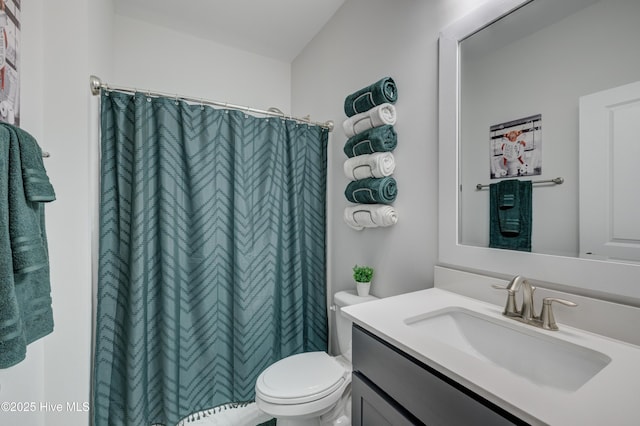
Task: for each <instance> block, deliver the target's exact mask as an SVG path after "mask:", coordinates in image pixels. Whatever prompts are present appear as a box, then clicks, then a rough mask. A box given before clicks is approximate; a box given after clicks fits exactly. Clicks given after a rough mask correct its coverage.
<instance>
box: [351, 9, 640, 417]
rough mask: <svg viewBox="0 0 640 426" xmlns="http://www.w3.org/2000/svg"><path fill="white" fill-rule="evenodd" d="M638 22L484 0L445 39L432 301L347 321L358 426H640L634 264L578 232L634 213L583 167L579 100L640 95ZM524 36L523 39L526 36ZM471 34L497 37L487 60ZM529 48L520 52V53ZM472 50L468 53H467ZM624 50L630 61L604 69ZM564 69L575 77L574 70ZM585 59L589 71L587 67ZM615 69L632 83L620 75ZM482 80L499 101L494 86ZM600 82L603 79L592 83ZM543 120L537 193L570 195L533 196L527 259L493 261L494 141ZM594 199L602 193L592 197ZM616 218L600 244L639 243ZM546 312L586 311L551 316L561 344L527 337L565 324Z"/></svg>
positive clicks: (424, 298) (371, 308) (629, 15)
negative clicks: (518, 125) (597, 219)
mask: <svg viewBox="0 0 640 426" xmlns="http://www.w3.org/2000/svg"><path fill="white" fill-rule="evenodd" d="M549 8H551V9H549ZM529 13H532V14H529ZM511 18H513V19H514V20H510V19H511ZM564 18H567V19H566V20H564V21H559V20H561V19H564ZM639 20H640V5H639V4H638V3H637V2H635V1H626V0H615V1H606V2H605V1H601V0H572V1H561V2H560V1H557V0H488V1H487V2H484V3H482V5H480V6H478V7H477V8H476V9H475V10H473V11H472V12H471V13H469V15H468V16H466V17H464V18H462V19H461V20H459V21H458V22H455V23H453V24H452V25H451V26H449V27H448V28H446V29H444V30H443V31H442V32H441V34H440V39H439V195H438V197H439V198H438V203H439V218H438V265H437V266H436V267H435V269H436V271H435V279H434V286H435V287H434V288H431V289H427V290H422V291H417V292H413V293H408V294H402V295H398V296H394V297H389V298H386V299H380V300H376V301H372V302H367V303H363V304H359V305H356V306H349V307H347V308H345V309H343V314H344V315H346V316H347V317H348V318H350V319H351V320H352V321H353V323H354V327H353V383H352V406H353V413H352V422H353V425H357V426H360V425H366V426H370V425H388V424H390V425H394V426H395V425H412V424H428V425H445V426H450V425H470V424H479V425H485V424H486V425H501V424H506V425H508V424H531V425H558V426H566V425H580V426H589V425H594V426H601V425H616V426H618V425H621V426H623V425H637V424H640V413H639V412H638V407H640V333H638V331H637V330H638V325H640V260H638V259H640V258H638V259H636V260H634V257H633V256H631V257H625V256H618V257H616V256H613V255H609V254H604V253H598V252H597V251H596V250H592V249H591V248H582V247H580V246H579V243H582V242H583V241H587V240H588V239H589V237H590V236H589V235H587V234H586V233H588V232H590V230H591V228H593V226H579V225H577V224H578V222H579V221H580V220H581V218H583V217H585V216H587V214H588V213H589V212H590V211H593V210H595V209H594V208H585V209H584V210H583V206H582V204H584V201H585V200H587V199H593V198H595V199H596V204H597V205H598V206H602V205H604V204H605V203H606V202H607V201H611V200H615V199H616V197H617V198H620V195H621V194H622V195H623V197H622V198H624V200H625V201H627V200H628V199H631V198H632V197H628V196H624V195H626V194H628V193H629V192H625V191H622V192H620V191H614V190H612V189H611V188H612V186H611V185H610V183H609V182H608V181H602V180H601V179H586V180H585V179H583V178H585V177H587V178H589V177H590V176H592V175H594V176H595V174H594V170H596V169H603V170H605V171H607V170H608V169H607V167H609V166H610V165H611V164H613V163H612V161H611V160H610V159H604V157H602V156H601V157H600V162H599V163H597V166H595V167H593V166H592V167H586V168H585V167H582V162H580V161H576V160H575V159H576V158H578V157H579V156H582V155H583V154H584V153H589V152H592V151H593V147H590V146H586V145H583V142H585V141H584V139H585V138H584V137H583V136H584V135H585V134H588V133H590V132H589V131H583V128H582V126H581V125H582V122H579V121H580V120H582V121H585V122H588V121H590V120H589V119H586V120H583V119H582V117H581V116H580V117H579V112H581V111H579V110H580V108H581V106H582V105H581V100H582V99H583V98H584V97H587V96H590V95H591V94H594V93H600V92H598V91H602V90H604V89H611V88H613V87H615V86H619V87H622V85H624V84H627V83H630V82H631V81H632V80H637V75H638V72H639V71H640V61H638V57H637V55H635V56H634V57H633V58H630V55H628V54H625V53H624V52H628V51H634V52H635V51H636V50H637V49H636V47H635V45H634V44H633V43H635V40H637V39H638V37H640V34H638V33H636V31H638V28H640V26H638V25H637V23H638V21H639ZM495 23H499V24H500V25H498V26H495V25H494V24H495ZM502 24H505V25H502ZM607 25H608V26H607ZM595 28H598V31H595V30H594V29H595ZM605 28H606V29H605ZM543 29H545V31H543ZM549 29H550V30H551V32H549ZM578 29H580V30H581V31H584V30H586V31H587V33H584V32H578V31H577V30H578ZM618 29H625V30H628V33H624V34H623V33H616V32H615V31H616V30H618ZM520 30H523V31H525V32H527V34H525V35H524V36H522V35H517V34H516V33H517V32H518V31H520ZM600 30H601V31H600ZM505 31H506V32H505ZM514 31H516V32H515V33H514ZM499 33H500V34H502V36H499ZM477 34H484V35H487V43H486V44H484V43H483V44H482V46H481V47H482V48H481V49H478V50H477V49H476V48H475V47H473V46H478V44H476V42H475V41H474V40H473V39H474V38H475V36H476V35H477ZM504 34H506V36H504ZM590 35H594V36H595V37H596V39H595V40H594V39H591V38H589V36H590ZM605 36H607V37H609V38H606V37H605ZM519 37H524V40H525V42H524V44H522V43H520V44H518V43H515V41H517V39H518V38H519ZM483 38H484V36H483ZM605 38H606V41H604V40H605ZM576 40H577V41H578V42H579V43H578V44H575V45H574V44H571V45H569V44H564V43H565V42H574V41H576ZM463 42H464V44H466V45H467V46H468V47H465V48H464V49H463V48H462V45H463ZM469 42H471V43H469ZM624 43H630V44H624ZM525 44H526V48H524V46H525ZM614 45H615V46H619V47H620V48H619V49H618V48H613V47H612V46H614ZM469 46H470V47H469ZM518 46H520V47H521V48H518V49H516V51H515V52H512V53H513V54H512V55H506V57H509V58H515V59H514V60H499V59H497V58H501V57H502V56H500V55H502V54H503V53H504V52H507V51H508V50H509V49H515V48H516V47H518ZM596 46H600V49H599V50H597V49H595V47H596ZM622 46H626V47H622ZM538 47H550V48H552V50H551V51H548V50H542V51H540V50H538V49H537V48H538ZM614 51H615V52H618V53H620V52H622V55H621V56H623V57H622V58H619V59H617V60H613V59H607V58H608V56H607V55H609V54H611V53H612V52H614ZM532 52H536V53H535V54H534V53H532ZM596 52H597V54H596ZM496 55H498V56H496ZM581 55H582V56H581ZM554 58H562V59H558V60H553V59H554ZM567 58H572V59H573V62H576V63H578V65H579V67H578V68H571V66H570V65H569V64H568V63H569V62H572V61H571V60H569V59H567ZM580 58H582V59H584V60H593V61H594V62H591V63H589V64H588V66H584V64H585V63H587V62H584V61H583V60H582V59H580ZM471 59H473V60H474V61H475V62H476V65H475V66H473V67H471V62H470V60H471ZM627 59H629V62H625V65H624V66H622V65H619V64H620V61H622V60H627ZM531 60H532V61H531ZM541 61H548V62H541ZM542 63H544V64H545V65H544V66H542V65H541V64H542ZM612 63H616V65H617V66H616V69H618V70H624V71H625V72H626V71H628V72H629V74H624V75H623V74H622V73H621V72H618V73H616V72H614V71H615V70H614V69H613V67H610V66H609V64H612ZM525 64H532V65H530V66H526V67H525ZM480 65H487V66H486V67H485V66H483V67H480ZM507 65H509V66H513V67H515V68H512V69H513V71H512V72H511V74H510V75H507V76H504V77H503V76H501V74H500V73H499V72H498V68H500V70H499V71H500V72H502V71H504V69H506V68H507ZM602 66H605V67H606V68H599V67H602ZM525 68H526V71H528V72H527V73H525V72H523V71H524V70H525ZM482 69H484V70H486V72H484V73H483V74H484V77H487V78H488V80H487V81H492V80H497V81H498V86H490V85H489V84H485V83H484V81H485V80H483V79H482V78H481V75H480V74H479V71H478V70H482ZM529 71H530V72H529ZM593 71H597V72H593ZM594 75H595V76H598V77H603V76H604V77H605V78H606V79H608V80H607V81H604V80H595V81H591V82H589V83H587V81H586V80H587V78H586V77H591V76H594ZM514 76H517V77H518V78H519V77H521V76H525V77H526V79H525V81H521V80H519V79H518V78H516V77H514ZM538 77H541V79H539V78H538ZM545 77H546V78H545ZM583 77H584V78H583ZM609 79H610V80H609ZM476 83H477V84H476ZM574 83H577V84H574ZM583 83H585V84H584V85H583ZM514 84H515V86H514V87H511V86H509V85H514ZM624 87H627V86H624ZM629 87H630V86H629ZM525 93H526V95H525ZM478 94H480V95H478ZM630 96H632V97H633V96H635V95H630ZM636 98H637V99H635V98H634V99H632V100H631V101H629V102H627V101H625V102H624V106H625V109H624V111H623V112H624V114H625V116H624V117H622V118H621V120H620V123H627V122H637V121H638V120H640V95H639V96H637V97H636ZM507 99H515V100H516V101H517V102H507ZM618 112H619V111H609V112H606V111H605V115H606V116H609V117H615V115H616V114H618ZM599 114H600V113H599ZM511 115H513V116H511ZM538 115H541V116H542V123H543V124H542V126H543V128H544V129H545V133H544V136H543V138H544V148H543V150H544V155H543V156H542V157H543V161H544V163H543V165H542V173H540V176H537V175H536V176H533V178H534V179H541V180H547V179H549V178H555V177H556V176H564V178H565V179H563V182H564V183H563V184H561V185H555V186H554V185H549V186H542V187H538V188H539V189H535V190H533V191H534V195H533V200H534V201H533V202H534V205H533V219H532V221H533V227H534V231H533V232H534V234H533V240H534V241H533V247H532V250H531V252H526V251H519V250H505V249H495V248H489V247H488V244H487V241H485V240H486V239H487V237H488V234H489V233H488V232H487V230H486V229H483V228H482V226H485V227H486V226H487V224H488V222H489V221H488V219H487V218H486V215H485V213H486V212H487V211H488V203H489V201H488V200H489V198H488V195H487V191H484V192H483V191H482V187H486V186H488V185H485V184H487V183H495V180H493V181H492V182H487V181H489V179H490V178H489V170H488V167H487V164H488V163H489V161H488V160H489V137H490V136H489V130H490V129H491V128H492V127H493V126H492V125H494V124H497V123H503V124H504V123H507V124H508V123H511V124H513V123H512V122H510V121H509V120H512V119H516V118H520V117H529V116H536V117H537V116H538ZM612 121H613V122H616V120H612ZM536 123H537V124H534V125H533V126H534V127H535V126H538V125H539V123H538V122H537V121H536ZM523 129H524V130H528V129H529V128H523ZM521 130H522V129H521ZM524 130H523V131H524ZM537 130H538V129H536V131H537ZM608 133H613V132H608ZM634 140H635V139H634ZM578 148H579V149H578ZM614 151H615V150H613V149H609V150H608V151H607V152H614ZM622 152H626V151H625V150H622ZM592 154H593V153H592ZM556 159H559V161H557V162H556ZM498 160H500V159H498ZM476 163H477V164H476ZM476 166H477V167H476ZM616 167H617V166H616ZM622 167H626V166H625V165H624V164H622ZM476 168H477V169H478V173H475V171H476ZM605 174H608V175H612V174H611V173H605ZM514 178H517V179H531V177H530V176H520V175H518V176H515V177H514ZM491 179H494V178H493V177H492V178H491ZM618 180H620V179H618ZM623 180H624V179H623ZM632 181H633V182H635V181H636V180H635V179H633V180H632ZM476 184H478V185H476ZM595 187H604V190H602V191H595V192H594V188H595ZM633 194H637V191H636V190H635V189H634V192H633ZM632 201H633V202H632V203H631V204H630V206H631V207H630V208H631V209H632V210H633V209H640V205H638V199H637V197H636V198H632ZM536 202H537V204H536ZM482 203H484V204H482ZM615 204H616V203H615V202H614V203H613V204H612V205H611V207H607V209H603V211H604V210H606V212H609V213H608V214H609V217H610V218H612V219H611V221H609V222H602V221H601V222H602V223H601V225H603V228H605V229H614V230H616V232H613V233H612V235H613V237H614V238H612V239H611V241H609V242H607V243H606V244H609V245H612V246H615V245H627V246H631V245H633V244H635V243H638V244H640V235H638V234H637V232H638V227H637V221H633V222H632V225H633V226H631V227H628V228H626V229H631V231H632V232H631V233H624V232H623V233H617V232H618V231H617V230H618V227H617V225H616V221H617V220H618V217H619V216H620V215H618V213H619V212H620V211H621V210H624V211H628V210H629V208H626V207H625V208H624V209H618V210H616V208H617V207H616V206H615ZM598 208H599V207H598ZM633 211H636V210H633ZM637 211H640V210H637ZM452 212H455V213H456V214H451V213H452ZM606 212H605V213H606ZM616 212H618V213H616ZM483 215H485V216H483ZM604 216H607V215H606V214H605V215H604ZM634 217H637V214H635V216H634ZM607 220H609V219H607ZM477 223H480V227H478V226H476V225H477ZM558 224H560V226H558V227H556V226H557V225H558ZM622 228H623V227H620V229H622ZM576 231H579V232H580V235H577V232H576ZM559 243H567V244H568V245H567V246H566V247H561V246H559V245H558V244H559ZM517 275H523V276H525V277H527V278H529V279H531V284H532V285H533V286H535V287H537V290H536V291H535V293H534V292H533V288H532V287H529V286H524V288H525V290H526V292H527V294H526V295H525V296H526V298H527V299H530V301H529V302H527V305H528V308H527V309H525V311H526V316H527V317H528V318H527V319H526V320H525V321H516V320H514V319H513V318H510V317H509V316H507V315H504V314H503V313H505V312H508V313H511V314H514V313H515V314H519V313H520V312H522V300H523V299H522V296H523V295H522V294H518V295H517V297H515V302H514V303H515V304H517V307H514V306H513V305H514V303H511V304H510V305H509V304H508V303H507V302H506V301H507V297H508V296H509V294H508V293H509V292H508V291H507V292H506V293H505V292H504V290H505V287H507V286H508V283H509V281H510V280H511V279H512V278H514V277H515V276H517ZM515 284H517V282H515ZM495 287H499V288H501V290H496V289H495ZM516 287H518V285H515V286H513V288H516ZM545 298H546V299H547V302H548V303H547V304H548V305H549V306H547V307H546V308H550V305H551V301H552V300H553V299H562V300H561V301H559V303H564V304H566V305H569V306H572V305H573V304H577V306H575V307H569V306H562V305H558V306H554V308H553V309H554V310H555V320H557V325H558V329H557V330H551V329H545V328H543V327H537V326H536V327H534V326H533V325H531V322H534V323H535V322H536V321H531V319H533V320H538V319H540V322H541V323H542V324H544V325H546V326H549V325H550V324H551V323H553V322H555V321H552V319H550V318H548V317H547V315H541V314H542V312H541V308H542V301H543V300H544V299H545ZM556 301H557V300H556ZM517 308H519V309H517ZM521 319H525V318H521ZM527 322H528V323H527ZM535 325H537V324H535ZM547 328H553V327H547Z"/></svg>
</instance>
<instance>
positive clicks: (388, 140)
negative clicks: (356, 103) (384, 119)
mask: <svg viewBox="0 0 640 426" xmlns="http://www.w3.org/2000/svg"><path fill="white" fill-rule="evenodd" d="M397 145H398V135H397V134H396V131H395V129H394V128H393V126H392V125H390V124H385V125H384V126H380V127H374V128H371V129H369V130H365V131H364V132H360V133H358V134H357V135H354V136H352V137H350V138H349V139H348V140H347V142H346V143H345V144H344V153H345V154H346V155H347V157H349V158H351V157H355V156H357V155H363V154H373V153H374V152H389V151H393V150H394V149H395V148H396V146H397Z"/></svg>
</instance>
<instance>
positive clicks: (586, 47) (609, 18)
mask: <svg viewBox="0 0 640 426" xmlns="http://www.w3.org/2000/svg"><path fill="white" fill-rule="evenodd" d="M638 40H640V2H638V1H637V0H601V1H596V0H566V1H565V0H563V1H562V2H558V1H557V0H534V1H532V2H530V3H528V4H526V5H524V6H523V7H521V8H519V9H518V10H516V11H514V12H513V13H511V14H509V15H508V16H506V17H504V18H502V19H500V20H498V21H496V22H494V23H493V24H492V25H490V26H488V27H486V28H484V29H482V30H481V31H479V32H477V33H475V34H473V35H472V36H470V37H469V38H467V39H465V40H463V41H462V42H461V43H460V95H459V96H460V111H459V113H460V121H459V138H460V139H459V140H460V147H459V148H460V149H459V155H460V157H459V159H458V160H459V172H460V182H461V187H460V194H459V201H460V204H459V205H460V212H459V213H460V215H459V225H460V232H459V235H460V243H461V244H465V245H472V246H480V247H489V246H493V247H496V246H494V245H492V241H490V234H491V235H493V234H492V233H493V232H494V231H493V229H490V228H491V227H490V223H491V222H492V220H493V219H492V218H491V215H490V211H491V209H496V206H494V205H492V203H491V201H493V202H494V203H496V201H495V200H494V198H495V197H494V198H492V195H491V189H490V188H488V187H483V188H482V189H477V188H476V186H477V185H478V184H480V185H487V186H488V185H489V184H497V183H498V182H504V181H506V180H509V179H519V180H522V181H526V180H531V181H533V182H536V181H547V180H550V179H554V178H556V177H562V178H563V179H564V183H562V184H555V183H552V182H550V183H540V184H535V185H533V186H532V187H531V207H530V221H531V223H530V227H531V235H530V248H529V250H530V251H532V252H535V253H544V254H553V255H562V256H572V257H577V256H580V257H587V258H595V259H610V260H616V261H624V262H627V261H634V260H640V258H638V254H637V253H639V252H640V251H638V249H637V247H640V244H639V243H640V225H637V224H636V220H631V218H635V217H638V216H639V215H640V195H638V194H639V192H638V191H637V189H635V188H634V186H633V185H630V184H629V182H635V181H637V178H636V177H635V176H634V175H633V167H634V164H635V163H638V161H639V157H640V148H638V147H636V146H634V145H633V144H632V143H629V141H630V139H633V140H635V141H636V142H635V145H639V146H640V144H637V131H635V130H633V126H631V123H637V122H638V121H640V102H637V103H636V102H635V99H640V94H637V93H632V90H631V88H632V87H633V84H632V83H634V82H636V81H638V80H640V55H638V54H637V51H638V46H637V41H638ZM610 92H616V93H622V97H619V98H615V100H614V101H611V100H607V99H608V98H607V99H605V100H602V96H603V95H602V93H610ZM594 99H599V100H597V101H594ZM593 102H596V104H597V102H600V104H599V106H598V105H596V106H594V105H593ZM603 102H604V103H603ZM607 102H609V104H607ZM611 102H613V103H614V104H615V105H618V106H617V107H616V109H614V110H606V111H605V110H602V108H605V109H606V108H609V106H610V105H612V104H611ZM607 105H609V106H607ZM589 108H591V109H589ZM594 108H595V109H594ZM597 108H601V109H600V110H598V109H597ZM585 111H592V113H591V114H595V115H589V113H587V112H585ZM593 111H596V112H593ZM603 111H605V113H604V116H605V117H607V116H608V117H613V118H612V122H613V124H611V123H601V126H600V127H594V126H593V123H594V122H595V121H597V120H595V119H593V117H595V116H597V115H598V114H600V116H603ZM590 117H591V118H590ZM607 126H610V127H607ZM611 126H613V127H611ZM585 133H587V134H588V135H591V136H592V137H586V135H585ZM610 134H615V135H616V138H615V140H611V141H610V140H607V137H608V135H610ZM594 135H600V136H601V137H597V136H594ZM603 138H604V140H603ZM603 147H605V149H604V151H603ZM589 153H592V154H591V155H590V154H589ZM581 158H582V162H583V163H584V164H583V165H581ZM581 180H584V181H585V183H582V184H581V183H580V182H581ZM587 185H588V186H589V187H587ZM503 186H505V185H503ZM589 198H592V200H591V201H589V200H588V199H589ZM593 198H595V200H593ZM507 201H508V200H507ZM516 201H517V199H516ZM524 205H526V202H525V203H524ZM581 205H586V206H588V208H585V209H582V210H581ZM507 206H509V204H508V203H507ZM594 206H595V207H594ZM507 208H508V207H507ZM497 209H498V210H500V207H498V208H497ZM594 212H595V213H596V214H595V216H597V217H595V218H594V217H592V216H594ZM503 219H505V218H503ZM505 220H506V219H505ZM510 220H511V222H509V224H507V222H502V225H503V226H504V227H505V228H503V229H507V230H509V225H511V226H512V227H513V225H514V224H515V229H516V232H519V231H521V230H524V231H526V229H527V228H526V227H527V223H526V216H522V215H521V216H519V222H518V221H517V220H516V221H515V222H514V221H513V220H514V219H513V217H511V219H510ZM581 220H582V221H583V222H584V223H583V225H582V226H581V224H580V221H581ZM602 239H604V242H602V241H600V240H602ZM596 240H597V241H596ZM593 241H596V242H593ZM598 241H600V242H598ZM607 245H617V246H625V247H626V246H635V247H636V248H635V249H634V250H632V251H633V254H626V253H623V252H620V253H618V252H616V253H615V254H612V253H609V252H607V251H606V246H607ZM499 248H504V247H499ZM515 249H517V250H522V249H523V248H522V247H521V246H520V247H515ZM529 250H525V251H529ZM634 256H635V257H634Z"/></svg>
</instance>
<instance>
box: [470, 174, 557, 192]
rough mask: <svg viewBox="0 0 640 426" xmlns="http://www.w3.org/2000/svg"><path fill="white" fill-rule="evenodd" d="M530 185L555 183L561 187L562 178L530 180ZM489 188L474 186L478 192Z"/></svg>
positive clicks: (480, 185) (479, 185)
mask: <svg viewBox="0 0 640 426" xmlns="http://www.w3.org/2000/svg"><path fill="white" fill-rule="evenodd" d="M531 183H532V184H536V183H555V184H556V185H562V184H563V183H564V178H563V177H557V178H553V179H546V180H532V181H531ZM489 186H490V185H482V184H477V185H476V189H477V190H478V191H480V190H481V189H482V188H488V187H489Z"/></svg>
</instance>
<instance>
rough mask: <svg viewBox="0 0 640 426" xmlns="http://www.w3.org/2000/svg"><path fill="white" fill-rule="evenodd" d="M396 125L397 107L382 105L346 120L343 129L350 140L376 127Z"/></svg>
mask: <svg viewBox="0 0 640 426" xmlns="http://www.w3.org/2000/svg"><path fill="white" fill-rule="evenodd" d="M385 124H389V125H391V126H393V125H394V124H396V107H394V106H393V105H391V104H382V105H378V106H377V107H374V108H371V109H370V110H369V111H365V112H362V113H360V114H356V115H354V116H351V117H349V118H347V119H346V120H344V122H343V123H342V128H343V129H344V133H345V134H346V135H347V137H348V138H350V137H353V136H355V135H357V134H358V133H362V132H364V131H365V130H369V129H372V128H374V127H380V126H384V125H385Z"/></svg>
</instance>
